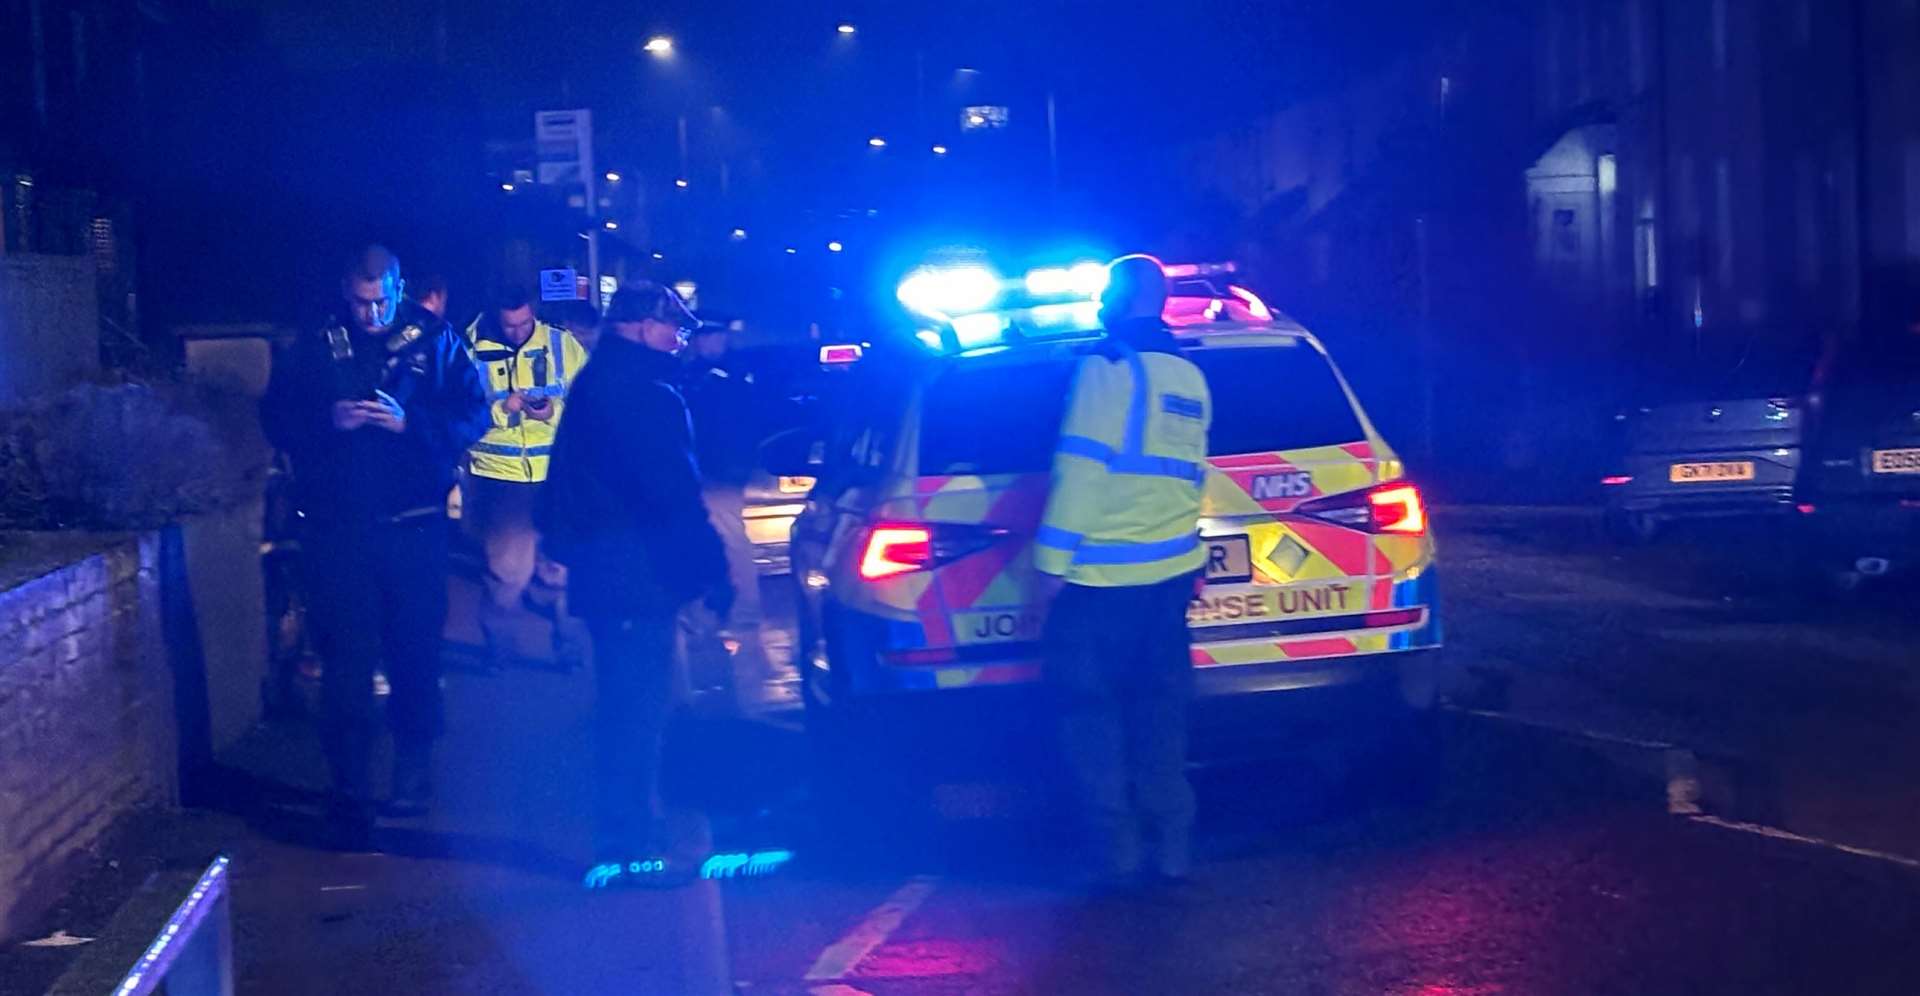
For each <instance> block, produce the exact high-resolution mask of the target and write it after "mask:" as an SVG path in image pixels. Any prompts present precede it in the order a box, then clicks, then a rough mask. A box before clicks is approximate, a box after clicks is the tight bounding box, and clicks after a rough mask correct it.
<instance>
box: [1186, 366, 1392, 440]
mask: <svg viewBox="0 0 1920 996" xmlns="http://www.w3.org/2000/svg"><path fill="white" fill-rule="evenodd" d="M1187 358H1188V359H1190V360H1192V361H1193V362H1194V364H1195V365H1196V366H1198V367H1199V368H1200V372H1201V373H1203V374H1206V376H1207V390H1208V391H1210V392H1211V393H1212V394H1213V430H1212V431H1211V432H1209V433H1208V434H1207V449H1208V451H1209V452H1210V453H1212V454H1213V455H1215V456H1225V455H1227V454H1232V453H1267V452H1271V451H1273V450H1294V449H1302V448H1305V447H1308V446H1337V445H1339V444H1341V443H1356V442H1359V441H1360V440H1362V439H1365V438H1366V434H1365V433H1364V432H1362V431H1361V429H1360V419H1359V417H1358V416H1357V415H1355V414H1354V411H1353V404H1352V402H1349V401H1348V400H1347V392H1345V391H1342V390H1341V389H1340V381H1339V380H1337V379H1336V378H1335V377H1334V375H1333V367H1331V366H1329V365H1328V364H1327V360H1326V358H1325V357H1323V356H1321V355H1320V353H1319V351H1317V350H1315V349H1312V348H1311V347H1309V346H1306V345H1304V344H1296V345H1293V346H1234V347H1226V348H1216V349H1196V350H1194V351H1192V352H1190V353H1188V354H1187Z"/></svg>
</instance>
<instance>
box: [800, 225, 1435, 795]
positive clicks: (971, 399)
mask: <svg viewBox="0 0 1920 996" xmlns="http://www.w3.org/2000/svg"><path fill="white" fill-rule="evenodd" d="M1166 271H1167V273H1168V276H1169V281H1170V287H1171V290H1172V293H1173V296H1172V298H1171V299H1170V300H1169V302H1168V305H1167V310H1166V314H1165V318H1166V320H1167V323H1168V324H1169V326H1170V327H1172V328H1173V329H1174V331H1175V334H1176V336H1177V338H1178V340H1179V341H1180V343H1181V344H1182V346H1183V347H1184V349H1185V351H1186V355H1187V357H1188V358H1189V359H1191V360H1192V361H1193V362H1194V363H1195V364H1197V365H1198V366H1199V368H1200V369H1201V371H1202V372H1203V373H1204V374H1205V375H1206V377H1207V380H1208V383H1209V387H1210V390H1211V392H1212V396H1213V402H1214V417H1213V424H1212V431H1211V437H1210V440H1209V449H1210V452H1211V454H1212V456H1211V458H1210V460H1209V463H1210V466H1209V467H1208V469H1207V472H1206V480H1205V484H1204V503H1203V519H1202V521H1201V533H1202V536H1203V539H1204V541H1205V543H1206V546H1207V551H1208V560H1207V584H1206V588H1205V591H1204V593H1203V594H1202V595H1200V596H1199V597H1198V598H1196V599H1195V600H1194V602H1193V603H1192V605H1191V607H1190V610H1189V614H1188V619H1189V623H1190V625H1191V627H1192V632H1193V651H1192V655H1193V666H1194V669H1195V672H1196V684H1197V689H1198V693H1199V695H1200V696H1201V699H1202V701H1201V703H1200V706H1201V711H1200V713H1199V714H1200V715H1207V714H1208V713H1207V712H1206V709H1205V707H1207V706H1208V705H1209V704H1215V703H1222V702H1227V701H1236V702H1245V701H1253V700H1272V699H1274V698H1275V697H1276V696H1278V697H1281V698H1286V699H1289V700H1292V699H1296V698H1298V699H1305V698H1307V696H1306V695H1305V694H1304V693H1325V694H1324V695H1322V696H1319V697H1317V698H1315V701H1316V703H1318V705H1322V706H1323V705H1326V704H1327V700H1330V699H1333V698H1335V697H1342V698H1345V699H1348V700H1350V701H1353V702H1355V703H1359V702H1362V701H1364V702H1365V703H1367V704H1368V705H1369V707H1371V706H1374V705H1384V706H1387V707H1388V709H1387V711H1386V712H1383V713H1381V715H1383V716H1389V717H1392V718H1390V719H1388V720H1386V721H1395V720H1397V719H1398V718H1399V717H1403V716H1404V715H1405V708H1406V707H1408V706H1411V707H1415V708H1421V709H1423V708H1425V707H1428V706H1431V705H1432V704H1433V700H1434V683H1433V680H1432V675H1431V667H1432V664H1431V657H1430V655H1428V654H1426V653H1424V652H1426V651H1431V650H1434V649H1436V648H1438V647H1439V645H1440V634H1441V629H1440V618H1439V611H1440V606H1439V602H1438V599H1437V597H1436V594H1437V593H1436V587H1435V571H1434V566H1435V563H1434V552H1435V551H1434V538H1433V533H1432V529H1431V526H1430V523H1429V521H1428V517H1427V510H1426V508H1425V505H1424V503H1423V500H1422V497H1421V492H1420V489H1419V488H1418V486H1417V485H1415V484H1414V483H1412V482H1411V481H1410V480H1408V479H1407V476H1406V469H1405V467H1404V465H1403V464H1402V462H1401V460H1400V458H1399V457H1398V456H1397V455H1396V454H1395V452H1394V451H1393V449H1392V448H1391V447H1390V446H1389V445H1388V444H1387V442H1386V440H1384V439H1383V438H1381V436H1380V434H1379V433H1378V432H1377V431H1376V430H1375V429H1374V427H1373V425H1372V424H1371V423H1370V422H1369V421H1368V419H1367V415H1366V412H1365V411H1364V410H1363V409H1362V408H1361V407H1360V405H1359V403H1358V402H1357V401H1356V400H1355V398H1354V395H1353V392H1352V390H1351V389H1350V388H1349V387H1348V385H1347V383H1346V381H1345V380H1344V378H1342V376H1341V374H1340V372H1339V370H1338V369H1337V368H1336V367H1335V366H1334V364H1333V362H1332V360H1331V359H1330V358H1329V357H1328V355H1327V352H1326V350H1325V349H1324V348H1323V347H1322V346H1321V344H1320V342H1319V341H1318V340H1317V339H1315V338H1314V336H1313V335H1312V334H1310V333H1309V332H1307V331H1306V330H1305V329H1303V328H1301V327H1300V326H1299V325H1298V324H1296V323H1294V322H1293V321H1291V320H1290V319H1288V318H1286V317H1285V316H1283V315H1279V314H1276V313H1274V312H1273V311H1271V310H1269V309H1268V307H1267V306H1266V305H1265V304H1264V303H1263V302H1262V301H1261V300H1260V299H1259V298H1258V297H1257V296H1255V295H1254V294H1253V293H1251V292H1250V291H1248V290H1246V289H1245V288H1243V287H1241V286H1239V285H1237V284H1234V283H1232V274H1233V270H1232V267H1231V266H1230V265H1195V264H1186V265H1173V266H1167V267H1166ZM1104 276H1105V270H1104V268H1103V267H1102V266H1101V265H1100V264H1098V263H1094V262H1082V263H1079V264H1077V265H1070V266H1064V267H1048V268H1044V269H1038V270H1034V271H1031V272H1027V273H1025V274H1023V275H1021V276H1018V277H1014V278H1011V279H1009V278H1007V277H1003V276H1001V275H1000V274H997V273H995V272H993V271H992V270H990V269H988V268H987V267H985V266H983V265H967V266H963V267H959V268H956V269H953V270H929V271H922V272H919V273H916V274H914V275H912V276H910V277H909V278H908V280H907V281H906V282H905V283H903V284H902V286H901V288H900V297H901V299H902V301H903V302H904V303H905V304H907V305H908V307H909V309H910V310H911V311H912V312H914V313H915V314H917V315H919V316H921V317H922V318H923V319H925V320H924V321H923V322H922V323H921V325H920V327H919V328H918V329H917V330H916V338H917V339H918V341H919V344H920V346H919V354H920V355H918V356H916V357H914V358H913V359H911V360H904V361H892V362H890V361H886V360H884V359H882V358H881V357H879V356H878V355H877V353H878V350H877V349H876V350H875V351H874V353H875V355H869V356H866V357H864V358H863V357H852V356H850V357H848V359H849V361H857V364H856V366H857V368H856V369H853V370H851V371H849V372H848V373H847V375H846V376H845V378H844V380H845V384H846V387H847V389H848V394H849V395H850V396H852V397H855V398H857V399H858V401H859V403H858V404H843V405H839V406H837V408H838V413H837V415H836V416H835V417H834V418H833V419H832V420H831V422H832V424H831V425H830V427H829V428H828V430H827V431H826V433H825V438H824V439H818V438H816V439H806V438H804V437H802V436H799V435H795V436H791V437H784V438H781V439H777V440H775V441H773V442H772V443H770V444H769V445H768V446H767V447H766V449H765V450H764V451H763V456H764V458H765V459H766V461H767V463H768V464H769V466H770V467H771V468H773V470H774V472H775V473H776V474H778V475H785V476H801V475H805V476H811V477H815V478H817V483H816V485H815V486H814V487H813V488H812V490H811V493H810V494H809V496H808V498H807V502H806V508H805V510H804V511H803V512H802V513H801V514H800V515H799V517H798V518H797V520H796V522H795V523H794V527H793V534H792V545H791V557H792V563H793V572H794V576H795V578H796V581H797V588H798V590H799V601H800V619H799V633H798V639H799V643H798V647H797V650H798V653H797V663H798V665H799V667H800V669H801V671H802V679H803V697H804V700H805V702H806V705H807V710H808V725H809V729H810V731H811V732H813V733H815V734H817V735H824V736H822V737H821V739H822V741H823V742H826V743H829V744H830V745H831V744H837V745H839V747H841V748H844V749H845V750H848V751H851V752H853V754H854V756H856V757H857V756H858V755H859V754H860V753H865V754H867V755H868V756H871V754H872V752H873V751H874V750H876V749H879V747H880V744H882V743H886V744H889V746H888V747H887V748H886V749H888V750H890V751H891V750H898V749H904V748H902V747H901V746H900V745H899V744H898V743H897V742H895V741H891V740H888V741H875V740H873V739H871V735H864V736H863V735H862V734H861V733H859V732H857V731H859V730H861V729H863V728H867V724H872V723H879V724H885V725H893V724H894V723H896V722H898V723H900V725H901V726H903V727H906V728H909V729H910V728H912V727H913V726H914V725H915V723H916V722H917V720H910V719H903V717H910V716H917V715H918V710H920V709H921V708H922V707H925V706H927V705H929V704H931V703H934V702H939V703H942V704H954V705H957V704H959V703H962V702H966V703H970V704H971V705H973V706H977V707H982V708H984V709H986V710H987V714H988V715H989V716H991V717H995V720H994V721H995V722H997V723H1000V724H1012V723H1016V722H1019V720H1016V719H1014V718H1013V717H1014V716H1015V715H1016V713H1014V712H1012V711H1009V710H1013V709H1015V708H1016V705H1015V703H1016V702H1017V701H1019V700H1020V697H1021V695H1022V693H1023V692H1024V691H1025V690H1027V689H1028V688H1030V686H1033V685H1034V684H1035V683H1036V682H1037V680H1038V678H1039V674H1040V659H1041V653H1042V648H1041V629H1042V625H1043V623H1044V619H1043V616H1042V610H1041V608H1040V607H1039V606H1037V605H1036V604H1035V600H1034V595H1035V592H1036V590H1037V582H1036V572H1035V570H1034V568H1033V562H1032V545H1033V537H1034V534H1035V531H1036V529H1037V528H1038V526H1039V522H1040V518H1041V514H1042V511H1043V508H1044V505H1045V502H1046V497H1047V490H1048V485H1049V479H1050V468H1051V463H1052V457H1053V451H1054V448H1055V440H1056V437H1057V434H1058V427H1059V424H1060V421H1061V417H1062V408H1063V405H1064V404H1065V397H1066V394H1067V391H1068V384H1069V379H1070V376H1071V373H1072V368H1073V362H1074V360H1075V358H1076V351H1077V350H1078V349H1080V348H1082V347H1084V346H1085V345H1087V344H1088V342H1089V341H1091V340H1092V339H1093V338H1094V337H1097V336H1098V334H1099V333H1098V331H1097V328H1098V314H1097V311H1098V305H1097V303H1096V298H1097V295H1098V293H1099V291H1100V289H1101V287H1102V286H1104V283H1103V281H1104ZM1029 698H1035V699H1037V698H1038V697H1037V696H1029ZM1309 711H1311V712H1315V713H1318V714H1319V716H1320V717H1321V718H1327V717H1332V716H1334V715H1338V714H1337V713H1335V712H1331V711H1327V710H1324V709H1320V708H1318V707H1316V708H1315V709H1313V710H1309ZM1337 722H1340V723H1350V722H1351V717H1350V716H1346V715H1342V718H1340V719H1339V720H1338V721H1337ZM1199 725H1200V726H1203V725H1204V721H1201V723H1200V724H1199ZM1205 732H1206V731H1205V730H1204V729H1201V728H1198V726H1197V728H1196V733H1197V734H1201V735H1202V738H1203V739H1204V733H1205ZM849 763H856V762H853V761H850V762H849Z"/></svg>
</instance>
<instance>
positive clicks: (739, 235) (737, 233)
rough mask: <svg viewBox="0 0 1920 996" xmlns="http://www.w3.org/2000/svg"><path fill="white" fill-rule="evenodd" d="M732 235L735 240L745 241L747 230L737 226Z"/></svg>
mask: <svg viewBox="0 0 1920 996" xmlns="http://www.w3.org/2000/svg"><path fill="white" fill-rule="evenodd" d="M730 237H731V238H732V239H733V241H735V242H745V241H746V240H747V230H746V229H744V228H736V229H734V230H733V233H732V235H731V236H730Z"/></svg>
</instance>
